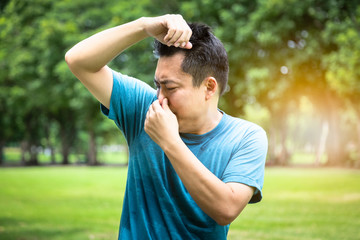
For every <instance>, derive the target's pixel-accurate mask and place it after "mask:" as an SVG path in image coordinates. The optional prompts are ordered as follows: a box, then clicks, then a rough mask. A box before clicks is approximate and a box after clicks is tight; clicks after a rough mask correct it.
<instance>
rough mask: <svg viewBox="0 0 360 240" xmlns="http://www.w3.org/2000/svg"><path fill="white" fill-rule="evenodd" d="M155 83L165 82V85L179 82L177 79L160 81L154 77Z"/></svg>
mask: <svg viewBox="0 0 360 240" xmlns="http://www.w3.org/2000/svg"><path fill="white" fill-rule="evenodd" d="M154 83H155V84H164V85H166V84H170V83H175V84H177V82H176V81H173V80H162V81H158V80H156V78H154Z"/></svg>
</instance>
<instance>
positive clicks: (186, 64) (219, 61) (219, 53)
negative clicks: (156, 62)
mask: <svg viewBox="0 0 360 240" xmlns="http://www.w3.org/2000/svg"><path fill="white" fill-rule="evenodd" d="M189 26H190V28H191V30H192V36H191V38H190V42H191V43H192V48H191V49H183V48H176V47H173V46H171V47H168V46H166V45H164V44H162V43H160V42H159V41H157V40H155V46H154V48H155V50H154V53H155V55H156V56H157V57H160V58H161V57H170V56H173V55H175V54H177V53H183V54H184V55H185V57H184V60H183V62H182V64H181V68H182V71H184V72H185V73H188V74H190V75H191V76H192V78H193V85H194V86H195V87H199V86H200V84H201V83H202V82H203V80H205V79H206V78H207V77H213V78H215V79H216V81H217V84H218V86H219V95H220V96H221V95H222V94H223V93H224V92H225V88H226V85H227V81H228V72H229V65H228V59H227V54H226V50H225V48H224V46H223V44H222V43H221V41H220V40H219V39H217V38H216V37H215V36H214V35H213V34H212V33H211V29H210V27H208V26H206V25H204V24H200V23H190V24H189Z"/></svg>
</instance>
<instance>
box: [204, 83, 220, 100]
mask: <svg viewBox="0 0 360 240" xmlns="http://www.w3.org/2000/svg"><path fill="white" fill-rule="evenodd" d="M204 83H205V87H206V94H205V99H206V100H209V99H211V98H212V97H213V96H214V95H215V94H216V93H217V89H218V83H217V81H216V79H215V78H214V77H207V78H206V79H205V80H204Z"/></svg>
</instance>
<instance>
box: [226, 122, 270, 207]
mask: <svg viewBox="0 0 360 240" xmlns="http://www.w3.org/2000/svg"><path fill="white" fill-rule="evenodd" d="M267 149H268V141H267V136H266V133H265V131H264V130H263V129H262V128H260V127H259V126H257V125H256V127H253V128H252V129H251V130H248V131H247V133H246V134H245V136H244V138H243V139H242V140H241V142H240V144H239V146H238V147H237V149H236V150H235V152H234V153H233V155H232V158H231V159H230V161H229V163H228V165H227V167H226V169H225V171H224V174H223V177H222V181H223V182H239V183H243V184H246V185H248V186H251V187H255V188H256V189H255V192H254V195H253V196H252V198H251V200H250V202H249V203H256V202H260V201H261V199H262V192H261V191H262V187H263V184H264V169H265V161H266V154H267Z"/></svg>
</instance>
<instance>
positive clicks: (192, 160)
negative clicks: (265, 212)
mask: <svg viewBox="0 0 360 240" xmlns="http://www.w3.org/2000/svg"><path fill="white" fill-rule="evenodd" d="M164 151H165V154H166V155H167V157H168V158H169V160H170V161H171V163H172V166H173V167H174V169H175V171H176V173H177V174H178V175H179V177H180V179H181V180H182V182H183V184H184V186H185V187H186V189H187V190H188V192H189V193H190V195H191V196H192V198H193V199H194V200H195V202H196V203H197V204H198V205H199V207H200V208H201V209H202V210H203V211H204V212H205V213H206V214H208V215H209V216H210V217H211V218H213V219H214V220H215V221H216V222H217V223H218V224H220V225H227V224H229V223H231V222H232V221H233V220H234V219H235V218H236V217H237V216H238V215H239V214H240V212H241V211H242V210H243V208H244V207H245V206H246V204H247V203H248V201H249V199H250V198H251V193H252V192H251V191H249V189H246V188H248V187H247V186H240V187H244V188H245V191H243V193H244V194H243V195H244V196H241V201H240V202H239V195H238V194H237V193H236V192H235V191H234V189H232V187H231V185H229V184H226V183H224V182H222V181H221V180H220V179H218V178H217V177H216V176H215V175H214V174H213V173H212V172H211V171H209V170H208V169H207V168H206V167H205V166H204V165H203V164H202V163H201V162H200V161H199V160H198V159H197V157H196V156H195V155H194V154H193V153H192V152H191V151H190V149H189V148H188V147H187V146H186V145H185V144H184V143H183V142H182V140H181V139H180V138H179V139H178V140H175V141H174V142H172V143H170V144H168V145H167V146H166V147H164ZM237 185H239V184H237ZM237 190H238V189H237ZM246 195H247V196H246Z"/></svg>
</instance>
